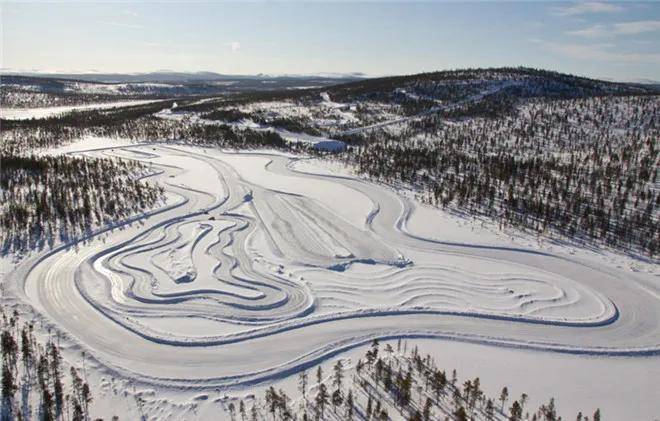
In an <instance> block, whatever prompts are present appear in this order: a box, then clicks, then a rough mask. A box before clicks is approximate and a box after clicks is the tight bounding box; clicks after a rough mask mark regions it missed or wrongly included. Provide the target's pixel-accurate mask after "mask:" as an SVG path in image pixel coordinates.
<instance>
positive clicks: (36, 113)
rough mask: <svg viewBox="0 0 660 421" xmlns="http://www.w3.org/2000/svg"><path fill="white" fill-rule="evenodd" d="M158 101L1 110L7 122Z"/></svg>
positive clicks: (1, 115) (2, 116) (0, 115)
mask: <svg viewBox="0 0 660 421" xmlns="http://www.w3.org/2000/svg"><path fill="white" fill-rule="evenodd" d="M156 101H158V100H132V101H116V102H102V103H98V104H85V105H64V106H57V107H44V108H0V117H1V118H4V119H6V120H27V119H30V118H46V117H54V116H58V115H62V114H66V113H69V112H71V111H84V110H106V109H109V108H119V107H127V106H131V105H140V104H148V103H150V102H156Z"/></svg>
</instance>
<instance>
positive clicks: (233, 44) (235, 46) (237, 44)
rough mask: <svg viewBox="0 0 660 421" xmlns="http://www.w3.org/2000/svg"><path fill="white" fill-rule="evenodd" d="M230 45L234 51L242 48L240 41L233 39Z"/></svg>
mask: <svg viewBox="0 0 660 421" xmlns="http://www.w3.org/2000/svg"><path fill="white" fill-rule="evenodd" d="M229 47H230V48H231V50H232V51H238V50H240V49H241V43H240V42H238V41H233V42H230V43H229Z"/></svg>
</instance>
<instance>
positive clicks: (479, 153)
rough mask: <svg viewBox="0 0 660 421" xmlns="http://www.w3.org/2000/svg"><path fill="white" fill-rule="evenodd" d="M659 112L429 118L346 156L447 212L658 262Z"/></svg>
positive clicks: (550, 106)
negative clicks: (634, 253) (631, 252)
mask: <svg viewBox="0 0 660 421" xmlns="http://www.w3.org/2000/svg"><path fill="white" fill-rule="evenodd" d="M659 109H660V97H658V96H655V97H653V96H642V97H637V96H635V97H595V98H588V99H575V100H563V101H546V100H536V101H532V102H530V103H529V104H527V105H526V106H524V107H521V108H520V109H519V110H518V111H517V113H516V114H514V115H508V116H505V117H499V118H469V119H457V120H451V119H447V117H446V116H442V115H434V116H427V117H424V118H421V119H418V120H415V121H413V122H411V123H409V124H407V125H406V126H405V127H403V128H397V130H388V129H381V130H377V131H371V132H369V133H364V134H360V135H358V136H357V137H359V138H360V140H359V142H360V144H359V145H358V146H355V147H353V148H350V149H349V151H348V152H347V153H346V155H345V156H344V158H345V160H346V161H347V162H348V163H349V164H352V165H355V166H356V168H357V170H358V172H359V173H360V174H363V175H366V176H368V177H371V178H373V179H376V180H379V181H382V182H386V183H404V184H405V185H407V186H410V187H411V188H413V189H416V190H417V192H418V193H419V197H420V198H421V199H422V200H424V201H426V202H428V203H431V204H433V205H436V206H439V207H442V208H450V209H452V208H456V209H462V210H467V211H468V212H470V213H473V214H481V215H485V216H487V217H490V218H492V219H494V220H496V221H498V222H499V224H500V226H502V227H503V226H506V225H512V226H516V227H520V228H523V229H527V230H531V231H533V232H536V233H539V234H541V233H545V234H559V235H563V236H566V237H570V238H572V239H578V240H579V239H583V240H585V241H589V242H599V243H603V244H606V245H610V246H613V247H616V248H623V249H633V250H639V251H642V252H644V253H646V254H647V255H648V256H651V257H654V256H656V255H657V252H658V245H659V244H660V225H659V218H658V217H659V215H658V205H660V194H659V192H658V191H657V189H656V188H654V186H655V185H656V184H657V182H658V168H659V167H660V156H659V154H658V149H659V148H658V146H659V144H658V142H659V139H660V114H659V113H658V110H659ZM354 137H356V136H354Z"/></svg>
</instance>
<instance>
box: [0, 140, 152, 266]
mask: <svg viewBox="0 0 660 421" xmlns="http://www.w3.org/2000/svg"><path fill="white" fill-rule="evenodd" d="M0 168H2V171H0V203H2V205H1V206H0V245H1V247H2V248H1V249H0V250H1V251H2V252H3V253H7V252H20V251H23V250H26V249H33V248H43V247H44V246H46V245H47V244H48V245H50V246H52V244H53V242H54V240H55V239H57V238H59V239H60V240H62V241H67V240H70V239H71V238H75V237H79V236H81V235H83V234H85V233H87V232H89V231H90V230H91V229H92V228H94V227H95V226H99V225H101V224H108V223H111V222H114V221H117V220H121V219H124V218H126V217H128V216H131V215H133V214H135V213H137V212H140V211H144V210H146V209H149V208H152V207H154V206H155V205H156V204H157V203H158V202H159V201H160V200H161V199H162V195H163V189H162V188H161V187H157V186H154V185H152V184H150V183H148V182H144V181H141V180H140V176H141V175H146V174H147V173H148V168H146V167H145V166H143V165H141V164H138V163H137V162H134V161H125V160H112V159H91V158H86V157H80V158H78V157H70V156H35V155H32V156H21V155H14V154H5V153H3V154H0Z"/></svg>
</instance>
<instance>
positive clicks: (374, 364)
mask: <svg viewBox="0 0 660 421" xmlns="http://www.w3.org/2000/svg"><path fill="white" fill-rule="evenodd" d="M348 368H349V367H348V366H347V365H345V363H344V362H343V361H342V360H341V359H340V360H337V361H336V362H335V364H334V365H333V366H332V369H331V371H330V372H329V373H325V372H324V370H323V367H322V366H319V367H318V368H317V369H316V372H315V373H314V378H313V379H310V378H309V373H308V372H307V371H302V372H300V374H299V375H298V394H297V395H296V396H289V395H288V394H287V393H286V392H285V391H284V390H282V389H279V390H276V389H275V387H274V386H271V387H269V388H268V389H267V390H266V392H265V394H264V397H263V399H253V400H251V401H248V402H247V403H246V402H245V401H244V400H239V401H238V402H236V401H235V400H233V401H230V402H229V403H228V404H227V405H226V411H227V412H228V414H229V416H230V418H231V419H232V421H236V420H238V419H240V420H241V421H247V420H251V421H258V420H266V419H272V420H273V421H277V420H281V421H294V420H301V421H308V420H316V421H319V420H346V421H352V420H373V421H388V420H392V419H405V420H407V421H430V420H445V421H468V420H473V421H495V420H508V421H522V420H531V421H561V420H562V417H561V416H559V415H558V409H557V403H556V401H555V399H554V398H551V399H549V400H548V402H547V403H545V404H542V405H540V406H539V407H538V408H535V409H534V408H530V407H529V405H528V403H529V395H527V394H526V393H522V394H521V395H520V397H518V398H513V397H512V396H510V393H509V389H508V387H506V386H504V387H503V388H502V389H501V391H500V393H499V394H498V395H497V396H488V395H487V393H486V392H485V391H484V390H483V389H482V386H481V380H480V379H479V377H476V378H474V379H466V380H465V381H464V382H462V383H461V382H459V380H458V373H457V372H456V370H451V372H449V371H448V370H445V369H442V368H441V367H439V366H438V364H437V363H436V361H435V359H434V358H433V357H431V355H429V354H427V355H422V354H420V352H419V350H418V347H417V346H415V347H410V349H409V346H408V343H407V342H402V341H401V340H398V341H397V343H396V349H395V347H394V346H392V344H391V343H387V344H385V346H384V347H382V346H381V344H380V342H379V341H378V340H374V341H373V342H372V344H371V346H370V347H368V348H367V350H366V352H365V354H364V356H363V357H362V358H360V359H358V361H357V362H356V364H355V365H354V366H353V367H350V368H351V369H350V370H348ZM592 414H593V415H592V416H591V418H590V416H589V415H584V414H583V413H582V412H579V413H578V414H577V415H576V418H575V419H576V421H601V419H602V416H601V411H600V409H596V410H595V411H594V412H593V413H592Z"/></svg>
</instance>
